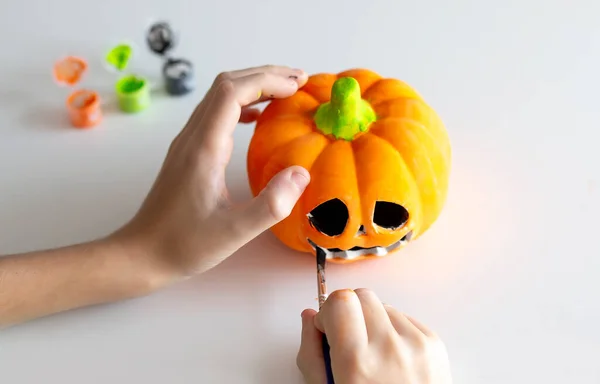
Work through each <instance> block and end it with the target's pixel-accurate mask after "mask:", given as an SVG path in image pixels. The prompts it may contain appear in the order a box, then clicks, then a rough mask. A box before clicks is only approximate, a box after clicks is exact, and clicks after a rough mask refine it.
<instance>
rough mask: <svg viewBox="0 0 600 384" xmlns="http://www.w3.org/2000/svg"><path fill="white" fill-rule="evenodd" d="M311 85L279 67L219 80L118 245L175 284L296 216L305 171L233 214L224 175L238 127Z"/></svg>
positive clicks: (283, 175) (290, 172) (285, 175)
mask: <svg viewBox="0 0 600 384" xmlns="http://www.w3.org/2000/svg"><path fill="white" fill-rule="evenodd" d="M307 79H308V76H307V75H306V73H304V72H303V71H301V70H296V69H290V68H287V67H279V66H264V67H258V68H249V69H243V70H238V71H233V72H227V73H222V74H220V75H219V76H217V78H216V80H215V81H214V83H213V85H212V87H211V88H210V90H209V91H208V93H207V94H206V96H205V97H204V99H203V100H202V102H201V103H200V104H199V105H198V107H197V108H196V110H195V111H194V113H193V114H192V116H191V118H190V119H189V121H188V123H187V124H186V126H185V127H184V128H183V130H182V131H181V133H180V134H179V135H178V136H177V137H176V138H175V140H174V141H173V143H172V144H171V147H170V149H169V152H168V154H167V157H166V160H165V162H164V164H163V167H162V170H161V171H160V174H159V175H158V178H157V180H156V182H155V184H154V186H153V188H152V190H151V191H150V193H149V195H148V197H147V198H146V200H145V202H144V204H143V205H142V207H141V209H140V210H139V212H138V213H137V215H136V216H135V217H134V218H133V220H132V221H131V222H130V223H128V224H127V225H126V226H125V227H124V228H122V229H121V230H120V231H118V232H117V233H115V235H114V239H117V240H118V241H119V242H123V243H127V244H134V245H135V247H138V249H141V250H142V253H145V254H147V255H148V257H149V259H150V260H151V262H152V263H155V265H156V266H157V268H156V269H157V270H159V271H160V273H161V274H163V275H164V277H165V278H166V279H169V280H170V279H173V278H175V279H176V278H180V277H183V276H189V275H192V274H197V273H201V272H203V271H206V270H208V269H210V268H212V267H214V266H216V265H217V264H219V263H220V262H221V261H223V260H224V259H226V258H227V257H228V256H230V255H231V254H232V253H233V252H235V251H236V250H237V249H239V248H240V247H241V246H243V245H244V244H246V243H247V242H248V241H250V240H252V239H253V238H254V237H256V236H257V235H259V234H260V233H262V232H263V231H265V230H266V229H268V228H269V227H271V226H272V225H274V224H276V223H277V222H278V221H280V220H282V219H284V218H285V217H286V216H287V215H289V213H290V212H291V210H292V208H293V207H294V205H295V203H296V201H297V200H298V198H299V197H300V195H301V194H302V192H303V191H304V189H305V188H306V185H307V184H308V182H309V177H310V176H309V173H308V172H307V171H306V170H305V169H303V168H301V167H291V168H288V169H285V170H283V171H281V172H280V173H279V174H278V175H276V176H275V177H274V178H273V179H272V180H271V182H270V183H269V185H268V186H267V187H266V188H265V190H263V191H262V193H261V194H260V195H259V196H258V197H256V198H255V199H253V200H252V201H250V202H248V203H246V204H244V205H242V206H232V204H231V202H230V200H229V198H228V193H227V187H226V186H225V167H226V166H227V163H228V162H229V159H230V156H231V152H232V148H233V137H232V134H233V131H234V129H235V127H236V124H237V123H238V122H244V123H249V122H252V121H254V120H255V119H256V118H257V116H258V111H257V110H255V109H253V108H250V106H251V105H253V104H255V103H257V102H261V101H265V100H268V99H269V98H283V97H288V96H291V95H293V94H294V93H295V92H296V91H297V90H298V88H299V87H301V86H302V85H304V83H306V81H307Z"/></svg>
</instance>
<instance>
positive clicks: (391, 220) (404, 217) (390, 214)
mask: <svg viewBox="0 0 600 384" xmlns="http://www.w3.org/2000/svg"><path fill="white" fill-rule="evenodd" d="M407 221H408V211H407V210H406V208H404V207H403V206H401V205H400V204H395V203H390V202H388V201H378V202H376V203H375V212H374V213H373V223H375V224H376V225H378V226H380V227H382V228H386V229H397V228H400V227H402V226H403V225H404V224H406V222H407Z"/></svg>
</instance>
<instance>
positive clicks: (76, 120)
mask: <svg viewBox="0 0 600 384" xmlns="http://www.w3.org/2000/svg"><path fill="white" fill-rule="evenodd" d="M67 109H68V111H69V119H70V120H71V124H73V126H74V127H76V128H91V127H93V126H95V125H97V124H98V123H100V121H101V120H102V111H101V109H100V96H99V95H98V93H96V92H94V91H90V90H88V89H80V90H77V91H75V92H73V93H71V95H69V97H68V98H67Z"/></svg>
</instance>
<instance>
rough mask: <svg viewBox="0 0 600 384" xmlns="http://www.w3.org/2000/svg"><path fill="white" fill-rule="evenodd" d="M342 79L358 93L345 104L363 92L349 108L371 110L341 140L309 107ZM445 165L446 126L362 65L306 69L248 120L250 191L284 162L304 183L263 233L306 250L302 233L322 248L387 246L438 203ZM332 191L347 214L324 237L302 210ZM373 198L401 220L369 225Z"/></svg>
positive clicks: (413, 96)
mask: <svg viewBox="0 0 600 384" xmlns="http://www.w3.org/2000/svg"><path fill="white" fill-rule="evenodd" d="M348 77H351V78H353V79H354V80H356V81H355V83H356V82H357V83H358V86H359V87H360V93H357V95H358V96H357V97H358V101H357V100H353V101H350V103H349V104H347V105H346V107H347V106H348V105H350V106H353V105H355V104H356V103H358V102H360V103H363V102H362V101H360V100H364V101H365V102H366V104H365V103H363V104H365V105H364V106H363V105H361V106H360V107H359V106H357V107H356V108H363V109H364V108H366V109H365V110H370V111H374V115H375V116H376V119H375V121H372V119H370V118H368V119H364V121H366V122H367V124H368V126H367V128H366V130H364V131H363V130H361V131H360V132H359V131H358V130H357V131H356V134H353V135H352V136H351V138H350V139H347V138H346V139H342V138H339V137H340V135H332V134H327V133H324V132H326V130H324V129H323V126H322V124H321V125H318V124H317V123H316V122H315V114H316V112H317V110H318V109H319V108H320V107H321V106H322V105H324V104H325V103H328V102H329V103H330V104H331V103H333V101H332V89H334V84H338V85H339V87H342V86H345V85H344V84H342V83H341V82H340V81H338V80H339V79H342V78H348ZM350 85H352V84H350ZM334 93H335V89H334ZM343 101H344V100H342V102H343ZM336 105H337V104H336ZM350 108H352V107H350ZM350 112H351V111H350ZM361 113H363V112H361ZM371 113H373V112H371ZM358 117H361V116H358ZM322 121H325V120H323V119H321V120H320V122H322ZM349 121H351V119H350V120H349ZM325 122H327V121H325ZM336 128H339V126H336ZM342 128H343V127H342ZM342 130H343V129H342ZM346 134H347V132H346ZM450 164H451V148H450V141H449V137H448V134H447V131H446V128H445V127H444V124H443V123H442V121H441V119H440V118H439V116H438V115H437V114H436V112H435V111H434V110H433V109H432V108H431V107H430V106H429V105H428V104H427V103H426V102H425V101H424V100H423V98H422V97H421V96H420V95H419V93H418V92H417V91H416V90H414V89H413V88H412V87H410V86H409V85H408V84H406V83H405V82H403V81H400V80H397V79H389V78H382V77H381V76H380V75H378V74H377V73H375V72H373V71H370V70H366V69H352V70H348V71H344V72H341V73H338V74H330V73H325V74H316V75H313V76H311V77H310V78H309V80H308V82H307V83H306V84H305V85H304V86H303V87H302V88H301V89H300V90H299V91H298V92H297V93H296V94H294V95H293V96H291V97H289V98H286V99H276V100H273V101H272V102H271V103H270V104H269V105H268V106H267V107H266V108H265V110H264V111H263V112H262V114H261V115H260V117H259V118H258V120H257V125H256V129H255V131H254V135H253V137H252V140H251V142H250V146H249V150H248V158H247V171H248V178H249V182H250V188H251V190H252V193H253V195H255V196H256V195H257V194H258V193H259V192H260V191H261V190H262V189H263V188H264V187H265V186H266V184H267V183H268V182H269V180H270V179H271V178H272V177H273V176H274V175H275V174H276V173H277V172H279V171H281V170H283V169H284V168H287V167H289V166H292V165H300V166H303V167H305V168H306V169H307V170H309V172H310V174H311V182H310V184H309V186H308V187H307V189H306V190H305V192H304V194H303V195H302V197H301V198H300V200H299V201H298V203H297V204H296V206H295V207H294V209H293V211H292V213H291V214H290V215H289V216H288V217H287V218H286V219H285V220H283V221H282V222H280V223H279V224H277V225H275V226H274V227H273V228H272V231H273V233H274V234H275V235H276V236H277V237H278V238H279V239H280V240H281V241H282V242H283V243H284V244H286V245H287V246H288V247H290V248H292V249H295V250H298V251H302V252H308V253H311V254H313V255H314V251H313V249H312V247H311V246H310V244H309V243H308V240H307V239H310V240H311V241H313V242H314V243H316V244H318V245H319V246H320V247H322V248H339V249H342V250H347V249H351V248H353V247H363V248H370V247H376V246H380V247H387V246H389V245H391V244H394V243H396V242H398V241H399V240H400V239H402V238H403V237H404V236H405V235H406V234H407V233H409V232H410V231H412V232H413V236H412V239H413V240H414V239H416V238H418V237H419V236H420V235H422V234H423V233H424V232H425V231H426V230H427V229H428V228H429V227H430V226H431V225H432V224H433V223H434V222H435V220H436V219H437V218H438V216H439V214H440V213H441V211H442V208H443V206H444V203H445V200H446V195H447V190H448V182H449V173H450ZM336 198H337V199H339V200H341V201H342V202H343V203H344V204H345V205H346V207H347V208H348V211H349V219H348V222H347V224H346V227H345V229H344V232H343V233H342V234H340V235H338V236H328V235H325V234H323V233H321V232H320V231H318V230H316V228H315V227H314V226H313V225H311V223H310V222H309V219H308V217H307V215H308V214H309V213H310V212H311V211H312V210H313V209H314V208H315V207H317V206H318V205H319V204H322V203H324V202H326V201H328V200H331V199H336ZM378 201H386V202H391V203H395V204H399V205H402V206H403V207H404V208H406V210H407V211H408V212H409V219H408V221H407V222H406V223H405V224H404V225H403V226H401V227H400V228H396V229H393V230H392V229H385V228H381V227H378V226H377V225H375V224H374V223H373V212H374V208H375V204H376V202H378ZM361 228H364V230H363V231H361ZM367 257H369V255H364V256H361V257H360V258H357V259H353V260H351V261H355V260H361V259H365V258H367ZM331 261H332V262H350V260H340V259H332V260H331Z"/></svg>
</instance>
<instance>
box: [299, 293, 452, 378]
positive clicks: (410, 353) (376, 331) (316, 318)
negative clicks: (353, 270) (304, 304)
mask: <svg viewBox="0 0 600 384" xmlns="http://www.w3.org/2000/svg"><path fill="white" fill-rule="evenodd" d="M322 333H325V334H326V335H327V339H328V342H329V346H330V356H331V364H332V370H333V376H334V378H335V382H336V384H348V383H411V384H450V383H451V382H452V378H451V375H450V364H449V362H448V355H447V352H446V348H445V346H444V344H443V343H442V341H441V340H440V339H439V338H438V337H437V336H436V335H435V334H434V333H433V332H432V331H431V330H429V329H428V328H427V327H425V326H424V325H422V324H420V323H418V322H417V321H416V320H414V319H412V318H410V317H408V316H405V315H403V314H402V313H400V312H399V311H397V310H396V309H394V308H392V307H391V306H388V305H384V304H382V303H381V302H380V301H379V299H378V298H377V296H376V295H375V294H374V293H373V292H371V291H370V290H366V289H357V290H355V291H352V290H349V289H348V290H341V291H335V292H333V293H332V294H331V295H330V296H329V297H328V299H327V301H326V302H325V304H324V305H323V307H322V308H321V311H320V312H319V313H318V314H317V313H316V312H315V311H313V310H305V311H304V312H303V313H302V344H301V346H300V351H299V352H298V358H297V363H298V367H299V368H300V370H301V371H302V374H303V375H304V378H305V380H306V382H307V383H309V384H317V383H318V384H322V383H325V382H326V380H325V378H326V376H325V365H324V360H323V352H322V349H321V348H322V344H321V337H322Z"/></svg>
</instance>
